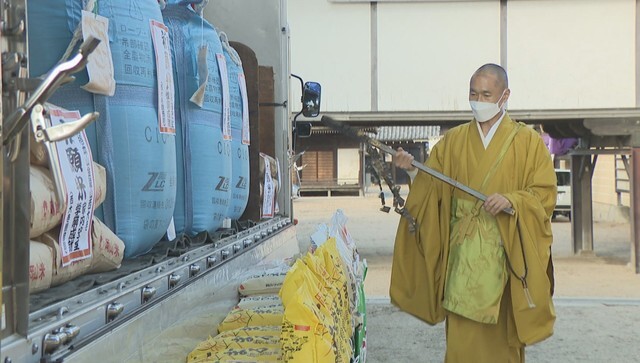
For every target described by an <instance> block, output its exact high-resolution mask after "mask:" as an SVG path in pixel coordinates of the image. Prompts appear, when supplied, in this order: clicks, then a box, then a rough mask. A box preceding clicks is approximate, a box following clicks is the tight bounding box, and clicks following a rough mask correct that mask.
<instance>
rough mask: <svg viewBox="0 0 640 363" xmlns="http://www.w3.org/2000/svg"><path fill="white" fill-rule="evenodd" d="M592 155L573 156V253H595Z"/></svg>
mask: <svg viewBox="0 0 640 363" xmlns="http://www.w3.org/2000/svg"><path fill="white" fill-rule="evenodd" d="M592 167H593V166H592V165H591V156H590V155H572V156H571V240H572V241H573V253H575V254H580V255H593V253H594V252H593V208H592V203H591V202H592V198H591V197H592V196H591V176H592V175H593V171H592Z"/></svg>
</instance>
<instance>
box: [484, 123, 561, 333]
mask: <svg viewBox="0 0 640 363" xmlns="http://www.w3.org/2000/svg"><path fill="white" fill-rule="evenodd" d="M515 141H516V140H514V144H515V146H514V147H515V148H516V155H517V156H520V157H522V159H523V160H518V161H517V164H520V165H522V168H518V173H519V175H518V176H517V177H518V179H519V180H518V188H517V190H514V191H511V192H508V193H505V194H504V195H505V197H507V199H509V201H510V202H511V204H512V205H513V209H514V210H515V211H516V213H515V216H509V215H507V214H505V213H500V214H499V215H498V216H496V219H497V221H498V227H499V228H500V234H501V236H502V240H503V243H504V248H505V252H506V255H507V258H508V261H509V274H510V277H511V278H510V283H509V285H510V289H511V296H512V305H513V314H514V321H515V324H516V330H517V334H518V338H519V339H520V341H521V342H523V343H525V344H527V345H529V344H533V343H536V342H539V341H541V340H544V339H545V338H547V337H549V336H550V335H551V334H553V325H554V322H555V310H554V308H553V300H552V299H551V295H552V290H553V276H552V273H549V271H550V269H551V266H552V265H551V243H552V240H553V237H552V233H551V220H550V215H551V213H552V212H553V209H554V207H555V201H556V188H557V187H556V184H557V181H556V176H555V171H554V168H553V163H552V161H551V157H550V155H549V152H548V150H547V149H546V147H545V145H544V143H543V142H542V139H540V137H539V136H538V135H535V134H533V133H530V134H529V136H528V142H522V140H520V142H518V143H516V142H515ZM522 163H524V164H522Z"/></svg>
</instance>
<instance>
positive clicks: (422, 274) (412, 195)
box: [389, 141, 447, 324]
mask: <svg viewBox="0 0 640 363" xmlns="http://www.w3.org/2000/svg"><path fill="white" fill-rule="evenodd" d="M441 143H442V144H441ZM442 145H444V143H443V141H440V143H438V145H436V147H435V148H434V151H433V152H432V153H431V155H430V156H429V160H428V161H427V165H428V166H430V167H434V168H437V169H438V170H441V169H442V168H441V164H440V163H441V161H442V159H441V148H442ZM439 184H440V183H437V182H436V181H434V180H433V178H432V177H431V176H429V175H427V174H426V173H422V172H421V173H418V175H417V176H416V178H415V180H414V182H413V183H412V185H411V188H410V192H409V196H408V197H407V204H406V208H407V211H408V212H409V213H410V214H411V215H412V216H413V217H414V218H415V219H416V221H417V224H418V225H417V230H416V231H414V232H411V231H410V229H409V224H408V223H407V221H406V220H405V218H400V223H399V224H398V230H397V234H396V240H395V245H394V251H393V263H392V267H391V286H390V289H389V294H390V297H391V302H392V303H393V304H394V305H396V306H398V307H399V308H400V309H402V310H403V311H405V312H407V313H409V314H412V315H414V316H416V317H418V318H419V319H421V320H423V321H425V322H427V323H429V324H436V323H439V322H441V321H443V320H444V310H443V308H442V294H443V290H444V266H446V264H443V253H444V251H443V248H444V246H443V242H442V241H443V240H446V238H447V237H446V233H447V229H446V228H443V227H442V225H441V221H440V215H441V210H440V207H441V206H440V202H439V201H440V193H439V189H440V186H439Z"/></svg>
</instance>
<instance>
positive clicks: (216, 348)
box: [187, 335, 280, 362]
mask: <svg viewBox="0 0 640 363" xmlns="http://www.w3.org/2000/svg"><path fill="white" fill-rule="evenodd" d="M247 348H269V349H274V350H280V336H279V335H254V336H216V337H214V338H211V337H209V339H207V340H206V341H204V342H202V343H200V344H198V346H197V347H196V348H195V349H194V350H193V351H192V352H191V353H189V355H188V356H187V362H193V361H198V360H202V359H203V358H210V357H211V356H212V354H213V353H218V352H222V351H225V350H229V349H233V350H243V349H247Z"/></svg>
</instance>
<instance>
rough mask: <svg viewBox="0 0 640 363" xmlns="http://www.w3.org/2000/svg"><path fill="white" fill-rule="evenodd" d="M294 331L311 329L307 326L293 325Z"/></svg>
mask: <svg viewBox="0 0 640 363" xmlns="http://www.w3.org/2000/svg"><path fill="white" fill-rule="evenodd" d="M293 329H294V330H300V331H309V330H311V327H310V326H308V325H294V326H293Z"/></svg>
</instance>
